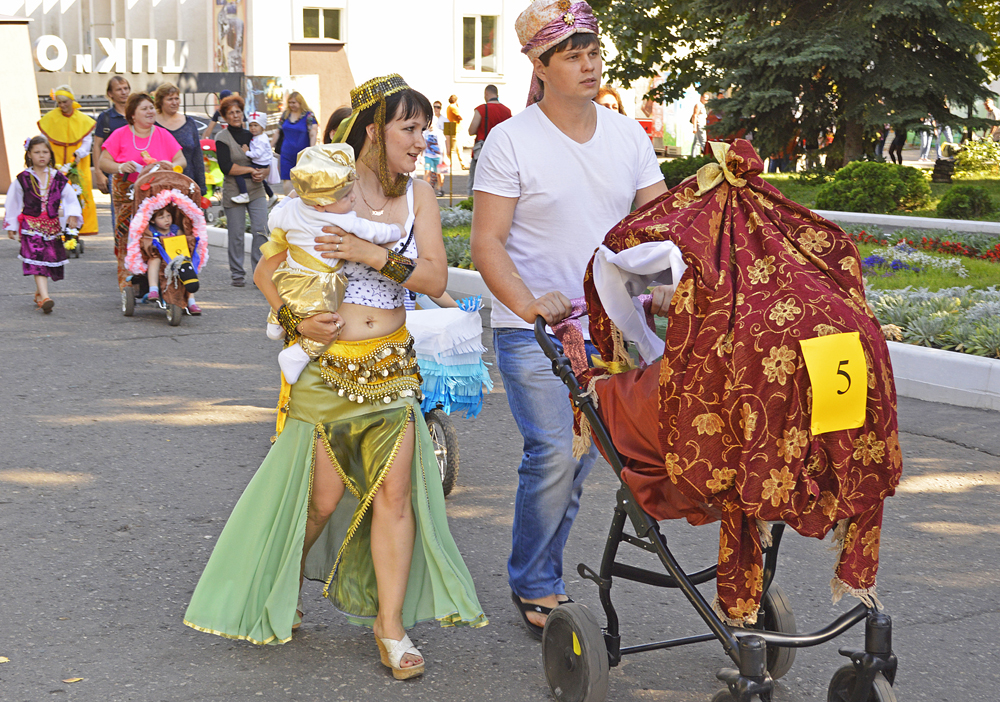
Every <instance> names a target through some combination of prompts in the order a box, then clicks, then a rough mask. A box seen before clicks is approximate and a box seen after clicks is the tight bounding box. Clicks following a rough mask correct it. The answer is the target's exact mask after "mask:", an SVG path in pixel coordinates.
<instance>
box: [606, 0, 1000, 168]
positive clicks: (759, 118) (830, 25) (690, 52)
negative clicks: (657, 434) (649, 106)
mask: <svg viewBox="0 0 1000 702" xmlns="http://www.w3.org/2000/svg"><path fill="white" fill-rule="evenodd" d="M594 7H595V11H597V12H598V13H599V15H600V18H601V19H602V26H603V28H604V32H605V34H607V35H609V36H610V38H611V40H612V41H613V43H614V45H615V47H616V49H617V50H618V55H617V56H616V57H615V58H614V59H612V60H611V61H610V62H609V64H608V74H609V77H610V78H611V79H612V80H620V81H622V82H630V81H631V80H634V79H635V78H637V77H640V76H642V75H647V76H650V75H657V74H661V75H663V76H664V78H665V80H664V84H663V85H662V86H661V87H660V89H659V94H660V96H662V97H663V98H664V99H671V98H676V97H678V96H679V95H680V94H682V93H683V91H684V90H685V89H686V88H687V87H689V86H691V85H694V84H698V85H699V87H700V88H702V89H705V88H708V89H715V88H731V89H732V93H731V95H732V96H731V97H730V98H729V99H726V100H723V101H721V103H720V101H713V103H711V104H710V107H712V108H714V109H717V110H721V111H722V112H723V114H724V118H723V120H722V121H721V122H720V123H719V124H718V125H716V129H717V132H716V133H717V134H732V133H735V132H736V131H737V130H739V129H741V128H745V129H752V130H753V131H754V134H755V140H756V141H755V145H756V146H757V148H758V150H759V151H760V152H761V153H762V154H763V155H765V156H767V155H768V154H771V153H776V152H778V151H780V150H781V149H783V148H784V147H785V146H786V145H787V144H788V142H789V140H790V139H791V138H792V137H795V136H801V137H804V138H806V139H807V141H808V140H811V139H816V138H817V137H818V136H819V135H820V134H821V133H822V132H824V131H826V130H828V129H829V128H831V127H836V131H837V137H838V138H837V141H836V142H835V148H834V150H835V151H840V152H841V153H842V154H843V159H844V161H850V160H855V159H858V158H861V156H862V155H863V153H864V147H865V141H866V139H870V138H871V137H872V136H873V135H874V132H875V131H876V130H877V129H878V128H880V127H881V125H882V124H884V123H892V124H898V125H905V126H914V125H916V124H918V123H919V120H920V119H922V118H924V117H926V116H927V115H928V114H931V115H933V116H934V117H935V119H937V120H938V122H947V123H949V124H952V125H955V126H958V125H965V124H967V123H968V124H970V126H973V127H979V126H983V124H982V122H981V121H978V120H971V121H970V120H968V119H965V118H961V117H955V116H954V115H952V114H950V113H949V111H948V109H947V108H946V107H945V101H946V100H949V101H950V103H951V104H952V105H953V106H956V105H957V106H967V105H971V104H973V103H975V102H976V101H978V100H980V99H982V98H984V97H987V96H988V95H990V94H991V93H990V92H989V91H988V90H986V89H985V88H984V87H983V86H984V84H985V83H986V82H987V74H986V72H985V71H984V70H983V68H982V67H981V66H980V65H979V62H978V59H977V55H979V54H982V53H983V52H985V51H988V50H989V49H991V48H992V47H993V42H992V40H991V39H990V37H989V36H988V35H987V34H986V33H985V32H983V31H981V30H979V29H977V28H976V27H975V26H974V21H972V22H970V21H969V18H970V17H971V16H972V15H973V14H976V15H977V16H979V14H978V10H976V9H975V8H978V7H979V3H978V2H973V0H874V1H871V0H868V1H865V0H765V1H764V2H761V1H760V0H676V1H674V2H668V1H667V0H596V1H595V3H594ZM962 12H964V13H966V14H965V15H964V17H965V18H964V19H963V16H962V15H961V13H962ZM715 18H726V19H725V21H724V22H723V21H720V20H717V19H715ZM671 49H673V51H671Z"/></svg>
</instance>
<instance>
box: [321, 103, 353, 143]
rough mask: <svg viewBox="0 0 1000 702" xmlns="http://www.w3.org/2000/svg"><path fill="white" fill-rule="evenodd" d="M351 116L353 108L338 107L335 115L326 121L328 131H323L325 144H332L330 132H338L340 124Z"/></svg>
mask: <svg viewBox="0 0 1000 702" xmlns="http://www.w3.org/2000/svg"><path fill="white" fill-rule="evenodd" d="M350 116H351V108H350V107H349V106H348V105H344V106H343V107H338V108H337V109H336V110H334V111H333V114H332V115H330V119H328V120H327V121H326V129H324V130H323V143H324V144H329V143H330V141H331V140H330V132H336V131H337V127H339V126H340V123H341V122H343V121H344V120H345V119H347V118H348V117H350Z"/></svg>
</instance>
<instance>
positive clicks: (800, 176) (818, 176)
mask: <svg viewBox="0 0 1000 702" xmlns="http://www.w3.org/2000/svg"><path fill="white" fill-rule="evenodd" d="M833 175H834V173H833V171H828V170H826V169H825V168H808V169H806V170H804V171H799V172H798V173H793V174H792V180H794V181H796V182H797V183H802V184H803V185H823V184H824V183H829V182H830V181H831V180H833Z"/></svg>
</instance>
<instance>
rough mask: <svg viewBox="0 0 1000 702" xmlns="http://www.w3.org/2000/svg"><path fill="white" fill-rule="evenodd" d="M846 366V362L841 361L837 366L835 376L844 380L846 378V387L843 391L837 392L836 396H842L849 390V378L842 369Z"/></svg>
mask: <svg viewBox="0 0 1000 702" xmlns="http://www.w3.org/2000/svg"><path fill="white" fill-rule="evenodd" d="M846 365H847V361H841V362H840V363H838V364H837V375H842V376H844V377H845V378H847V387H846V388H844V389H843V390H838V391H837V394H838V395H843V394H844V393H846V392H847V391H848V390H850V389H851V376H849V375H848V374H847V371H845V370H844V368H843V366H846Z"/></svg>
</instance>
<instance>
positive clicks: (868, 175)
mask: <svg viewBox="0 0 1000 702" xmlns="http://www.w3.org/2000/svg"><path fill="white" fill-rule="evenodd" d="M930 198H931V189H930V186H929V185H928V184H927V179H926V178H925V177H924V175H923V174H922V173H921V172H920V171H919V170H918V169H916V168H909V167H906V166H896V165H894V164H891V163H874V162H870V161H854V162H852V163H849V164H847V165H846V166H844V167H843V168H841V169H840V170H839V171H837V173H836V174H835V175H834V177H833V180H832V181H830V182H829V183H826V184H825V185H823V186H821V187H820V189H819V191H818V192H817V193H816V207H817V208H819V209H823V210H839V211H841V212H871V213H875V214H886V213H889V212H894V211H896V210H900V209H915V208H917V207H921V206H923V205H926V204H927V203H928V202H930Z"/></svg>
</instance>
